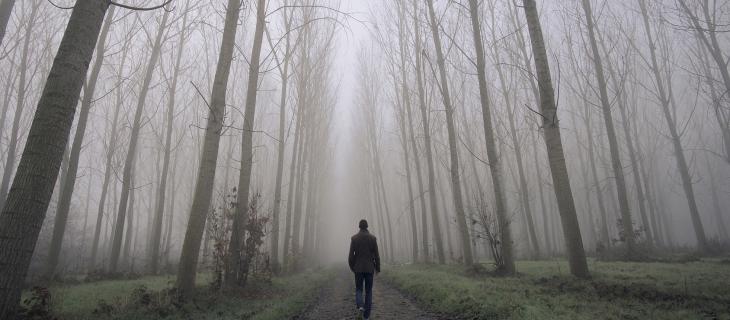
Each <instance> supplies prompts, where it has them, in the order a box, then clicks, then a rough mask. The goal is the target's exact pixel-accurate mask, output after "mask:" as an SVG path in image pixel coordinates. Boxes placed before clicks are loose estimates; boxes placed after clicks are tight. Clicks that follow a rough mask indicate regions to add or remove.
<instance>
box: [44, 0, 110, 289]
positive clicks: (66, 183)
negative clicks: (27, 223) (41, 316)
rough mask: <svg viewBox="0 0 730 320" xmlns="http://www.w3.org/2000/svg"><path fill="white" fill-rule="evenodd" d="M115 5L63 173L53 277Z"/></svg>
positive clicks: (52, 258)
mask: <svg viewBox="0 0 730 320" xmlns="http://www.w3.org/2000/svg"><path fill="white" fill-rule="evenodd" d="M114 8H115V7H113V6H112V7H111V8H110V9H109V11H108V12H107V18H106V21H105V22H104V25H103V26H102V28H101V34H100V35H99V40H98V41H97V45H96V60H95V61H94V66H93V67H92V68H91V74H90V75H89V79H88V80H87V81H86V87H85V89H84V97H83V99H82V100H81V109H80V110H79V120H78V121H77V123H76V134H75V136H74V141H73V144H72V145H71V153H70V156H69V162H68V171H67V172H66V176H62V181H63V183H62V184H61V193H60V195H59V197H58V208H57V209H56V219H55V224H54V226H53V235H52V236H51V247H50V249H49V252H48V262H47V263H46V274H45V276H46V277H47V278H53V276H54V275H55V272H56V266H57V265H58V257H59V255H60V254H61V244H62V243H63V235H64V233H65V232H66V224H67V220H68V213H69V209H70V208H71V197H72V195H73V192H74V187H75V186H76V175H77V172H78V168H79V158H80V157H81V148H82V146H83V142H84V135H85V133H86V125H87V123H88V120H89V112H90V111H91V105H92V102H93V99H94V92H95V91H96V84H97V82H98V80H99V74H100V73H101V67H102V66H103V65H104V56H105V54H106V38H107V35H108V34H109V28H110V27H111V24H112V21H113V20H114Z"/></svg>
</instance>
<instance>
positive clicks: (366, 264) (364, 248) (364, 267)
mask: <svg viewBox="0 0 730 320" xmlns="http://www.w3.org/2000/svg"><path fill="white" fill-rule="evenodd" d="M347 262H348V264H349V265H350V270H352V272H355V273H360V272H361V273H373V272H380V254H379V253H378V241H377V239H376V238H375V236H373V235H372V234H370V232H368V230H367V229H360V232H358V233H357V234H355V235H354V236H352V238H351V239H350V253H349V255H348V257H347Z"/></svg>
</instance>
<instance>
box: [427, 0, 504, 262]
mask: <svg viewBox="0 0 730 320" xmlns="http://www.w3.org/2000/svg"><path fill="white" fill-rule="evenodd" d="M426 2H427V4H428V15H429V18H430V25H431V34H432V36H433V42H434V46H435V48H436V62H437V65H438V67H439V75H440V80H441V83H440V89H441V96H442V98H443V103H444V107H445V108H446V112H445V113H446V130H447V132H448V135H449V154H450V161H451V166H450V173H451V187H452V193H453V197H454V208H455V210H456V221H457V223H458V225H459V231H460V233H461V245H462V253H463V255H464V264H465V265H467V266H469V265H472V264H474V259H473V257H472V250H471V241H470V239H469V230H468V228H467V224H466V215H465V214H464V203H463V201H464V200H463V196H462V194H461V182H460V179H461V177H460V176H459V156H458V154H457V151H456V149H457V145H456V140H457V137H456V128H455V125H454V106H453V105H452V104H451V96H450V93H449V82H448V77H447V75H446V61H445V59H444V53H443V49H442V47H441V36H440V35H439V30H438V23H437V21H436V12H434V9H433V0H427V1H426ZM485 117H486V116H485ZM486 120H487V119H486V118H485V121H486ZM488 120H490V121H491V119H488ZM490 123H491V122H490ZM485 126H486V122H485ZM485 130H487V129H485ZM486 135H487V136H488V135H489V134H488V133H487V134H486ZM487 140H488V139H487ZM493 151H495V153H494V156H495V158H496V150H493ZM492 170H496V166H492ZM492 174H494V172H492ZM492 178H493V179H495V180H494V181H498V180H497V179H499V178H494V177H492ZM497 185H498V186H499V188H501V183H499V182H498V183H497ZM496 192H498V191H496V188H495V195H496ZM496 196H497V197H501V196H502V195H496ZM498 201H499V200H498ZM504 208H506V207H503V206H500V207H498V209H497V210H498V211H500V209H504ZM500 226H501V227H504V228H505V229H507V228H509V226H508V225H507V224H502V223H500ZM505 233H506V235H505ZM502 235H503V237H504V236H507V235H509V231H507V232H505V231H504V230H503V231H502ZM503 239H504V238H503ZM509 239H510V240H509V241H508V242H504V243H503V250H511V246H512V240H511V238H509ZM509 252H510V257H511V251H509ZM505 261H511V260H507V259H505ZM505 267H506V270H507V272H510V273H511V272H513V269H514V268H513V267H510V266H509V265H506V266H505Z"/></svg>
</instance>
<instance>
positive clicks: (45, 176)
mask: <svg viewBox="0 0 730 320" xmlns="http://www.w3.org/2000/svg"><path fill="white" fill-rule="evenodd" d="M108 7H109V2H106V1H93V0H79V1H78V2H77V3H76V6H75V7H74V9H73V11H72V13H71V18H70V20H69V22H68V26H67V27H66V31H65V32H64V36H63V40H62V41H61V44H60V47H59V49H58V53H57V54H56V59H55V61H54V63H53V66H52V67H51V71H50V73H49V75H48V80H47V81H46V84H45V87H44V89H43V94H42V95H41V98H40V101H39V102H38V107H37V111H36V115H35V117H34V119H33V123H32V124H31V128H30V132H29V133H28V140H27V142H26V146H25V149H24V151H23V156H22V157H21V159H20V162H19V165H18V170H17V173H16V175H15V178H14V180H13V185H12V187H11V188H10V192H9V194H8V197H7V201H6V202H5V203H4V205H3V207H2V213H1V214H0V261H3V263H1V264H0V297H1V298H0V318H3V319H10V318H12V317H13V316H14V314H15V310H16V307H17V306H18V303H19V301H20V293H21V290H22V285H23V281H24V280H25V276H26V273H27V272H28V267H29V265H30V259H31V255H32V253H33V248H34V247H35V244H36V241H37V240H38V234H39V232H40V228H41V224H42V223H43V218H44V217H45V214H46V209H47V208H48V204H49V200H50V198H51V194H52V193H53V186H54V182H55V181H56V178H57V177H58V171H59V168H60V164H61V158H62V157H63V152H64V150H65V149H66V145H67V143H68V138H69V133H70V131H71V125H72V122H73V118H74V113H75V111H76V108H75V107H76V104H77V101H78V99H79V95H80V93H81V86H82V85H83V82H84V77H85V76H86V71H87V70H88V67H89V62H90V61H91V57H92V55H93V53H94V46H95V44H96V40H97V38H98V36H99V32H100V31H101V25H102V21H103V20H104V14H105V13H106V10H107V8H108Z"/></svg>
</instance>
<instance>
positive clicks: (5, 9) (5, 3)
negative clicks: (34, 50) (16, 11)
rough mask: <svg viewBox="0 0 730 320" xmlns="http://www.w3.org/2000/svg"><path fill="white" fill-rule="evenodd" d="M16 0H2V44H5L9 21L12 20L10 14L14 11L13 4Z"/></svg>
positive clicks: (0, 30) (0, 38)
mask: <svg viewBox="0 0 730 320" xmlns="http://www.w3.org/2000/svg"><path fill="white" fill-rule="evenodd" d="M14 5H15V0H0V45H2V44H3V39H5V30H6V29H7V28H8V21H10V14H11V13H13V6H14Z"/></svg>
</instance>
